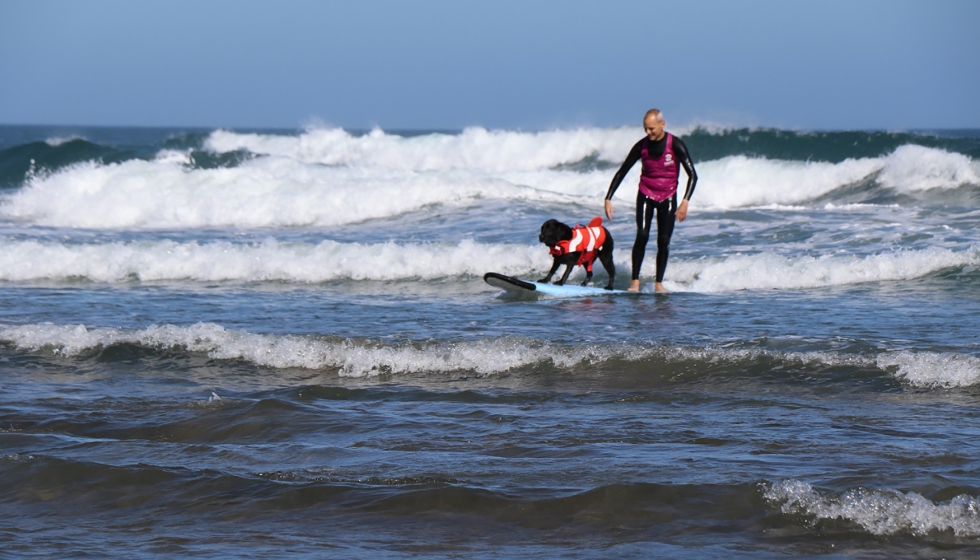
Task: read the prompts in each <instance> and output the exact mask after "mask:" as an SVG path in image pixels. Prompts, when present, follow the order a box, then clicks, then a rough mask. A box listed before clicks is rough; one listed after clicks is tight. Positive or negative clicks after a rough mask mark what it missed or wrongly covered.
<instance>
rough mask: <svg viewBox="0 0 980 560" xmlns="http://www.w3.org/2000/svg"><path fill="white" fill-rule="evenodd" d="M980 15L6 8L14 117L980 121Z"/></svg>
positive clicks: (543, 4) (947, 1)
mask: <svg viewBox="0 0 980 560" xmlns="http://www.w3.org/2000/svg"><path fill="white" fill-rule="evenodd" d="M978 30H980V1H977V0H930V1H928V2H927V1H902V0H890V1H877V0H846V1H841V0H823V1H819V2H817V1H809V0H798V1H762V0H759V1H745V2H734V1H730V2H722V1H709V0H688V1H677V0H675V1H672V2H640V1H616V0H608V1H603V2H582V1H575V0H563V1H555V0H536V1H531V0H523V1H493V2H469V1H417V2H407V1H403V2H397V1H387V0H359V1H357V2H354V1H351V2H329V1H316V2H312V1H297V0H292V1H290V0H277V1H275V2H272V1H269V2H254V1H249V0H238V1H226V0H195V1H185V0H172V1H160V2H149V1H147V2H138V1H107V0H88V1H84V2H81V1H64V0H29V1H25V0H3V1H0V53H2V56H0V124H63V125H132V126H207V127H216V126H221V127H282V128H295V127H299V126H303V125H306V124H310V123H311V122H318V123H323V124H327V125H336V126H343V127H345V128H357V129H363V128H370V127H372V126H380V127H381V128H384V129H387V130H397V129H460V128H463V127H466V126H484V127H487V128H519V129H525V130H536V129H551V128H570V127H578V126H619V125H623V124H636V123H638V122H639V120H640V117H641V116H642V114H643V112H644V111H645V110H646V109H648V108H650V107H658V108H660V109H662V110H664V111H665V114H666V116H667V120H668V123H674V124H675V125H677V124H691V123H695V122H710V123H717V124H723V125H754V126H776V127H786V128H803V129H856V128H876V129H890V130H897V129H908V128H980V31H978Z"/></svg>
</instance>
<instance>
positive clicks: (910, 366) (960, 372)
mask: <svg viewBox="0 0 980 560" xmlns="http://www.w3.org/2000/svg"><path fill="white" fill-rule="evenodd" d="M877 362H878V367H880V368H881V369H885V370H888V371H894V372H895V373H894V375H895V377H896V378H898V379H900V380H902V381H905V382H907V383H908V384H910V385H912V386H915V387H924V388H930V389H931V388H937V387H942V388H953V387H969V386H972V385H978V384H980V358H977V357H975V356H968V355H964V354H955V353H935V352H909V351H903V352H894V353H887V354H881V355H880V356H878V360H877Z"/></svg>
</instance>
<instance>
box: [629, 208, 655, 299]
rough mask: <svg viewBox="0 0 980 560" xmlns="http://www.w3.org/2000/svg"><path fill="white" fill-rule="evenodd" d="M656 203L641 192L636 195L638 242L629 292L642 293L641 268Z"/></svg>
mask: <svg viewBox="0 0 980 560" xmlns="http://www.w3.org/2000/svg"><path fill="white" fill-rule="evenodd" d="M655 204H656V203H655V202H654V201H652V200H650V199H649V198H647V197H646V195H644V194H643V193H641V192H637V193H636V241H634V242H633V280H632V282H630V287H629V291H631V292H638V291H640V267H641V266H643V256H644V254H645V253H646V250H647V241H649V240H650V226H651V225H652V222H653V210H654V207H655Z"/></svg>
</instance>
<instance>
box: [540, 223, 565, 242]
mask: <svg viewBox="0 0 980 560" xmlns="http://www.w3.org/2000/svg"><path fill="white" fill-rule="evenodd" d="M571 238H572V228H570V227H568V226H567V225H565V224H563V223H561V222H559V221H558V220H548V221H547V222H545V223H543V224H541V234H540V235H538V241H540V242H542V243H544V244H545V245H547V246H548V247H554V246H555V245H557V244H558V242H559V241H561V240H563V239H571Z"/></svg>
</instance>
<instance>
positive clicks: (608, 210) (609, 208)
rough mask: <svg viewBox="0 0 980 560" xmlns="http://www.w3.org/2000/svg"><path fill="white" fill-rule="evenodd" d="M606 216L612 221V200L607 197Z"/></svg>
mask: <svg viewBox="0 0 980 560" xmlns="http://www.w3.org/2000/svg"><path fill="white" fill-rule="evenodd" d="M685 202H687V201H685ZM606 217H607V218H609V221H610V222H611V221H612V217H613V207H612V201H611V200H609V199H608V198H607V199H606Z"/></svg>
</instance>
